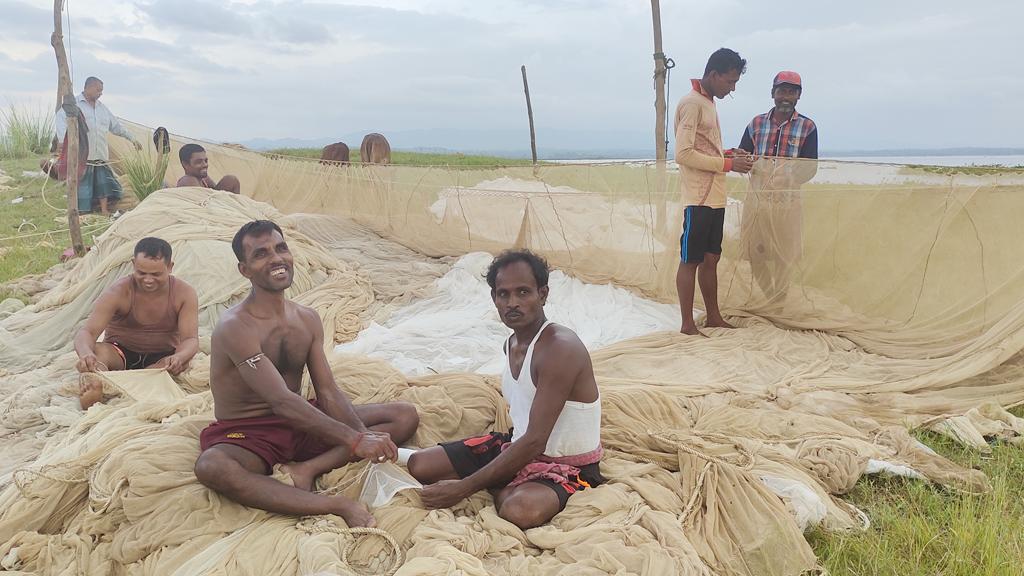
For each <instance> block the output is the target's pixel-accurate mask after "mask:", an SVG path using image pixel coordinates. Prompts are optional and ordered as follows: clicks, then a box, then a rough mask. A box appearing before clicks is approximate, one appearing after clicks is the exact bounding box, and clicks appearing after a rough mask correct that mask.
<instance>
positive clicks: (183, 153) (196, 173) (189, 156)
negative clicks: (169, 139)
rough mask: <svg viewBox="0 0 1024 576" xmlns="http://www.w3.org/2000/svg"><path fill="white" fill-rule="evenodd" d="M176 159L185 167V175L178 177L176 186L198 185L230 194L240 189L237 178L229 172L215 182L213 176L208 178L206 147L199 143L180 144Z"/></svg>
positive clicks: (208, 164)
mask: <svg viewBox="0 0 1024 576" xmlns="http://www.w3.org/2000/svg"><path fill="white" fill-rule="evenodd" d="M178 159H179V160H181V167H182V168H184V169H185V175H184V176H182V177H181V178H178V183H177V184H176V185H175V186H177V187H181V186H199V187H202V188H212V189H214V190H223V191H225V192H231V193H232V194H238V193H239V192H240V191H241V189H242V185H241V183H240V182H239V181H238V178H237V177H235V176H232V175H231V174H228V175H226V176H224V177H223V178H221V179H220V181H218V182H216V183H215V182H214V181H213V178H210V176H209V174H208V173H207V170H208V169H209V167H210V161H209V159H207V158H206V149H205V148H203V147H202V146H200V145H199V144H185V145H184V146H182V147H181V150H178Z"/></svg>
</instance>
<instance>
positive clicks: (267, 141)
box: [240, 129, 1024, 160]
mask: <svg viewBox="0 0 1024 576" xmlns="http://www.w3.org/2000/svg"><path fill="white" fill-rule="evenodd" d="M365 134H366V132H350V133H347V134H342V135H340V136H338V137H334V138H327V137H324V138H307V139H300V138H277V139H271V138H254V139H251V140H245V141H242V142H240V144H242V145H243V146H245V147H247V148H251V149H253V150H272V149H275V148H322V147H324V146H326V145H327V144H331V143H332V142H339V141H340V142H344V143H346V144H348V146H349V148H351V149H352V150H353V151H354V152H356V153H357V154H358V150H359V144H360V142H362V139H363V136H364V135H365ZM383 134H384V135H385V136H386V137H387V139H388V141H389V142H390V143H391V147H392V148H394V149H396V150H408V151H413V152H434V153H456V152H461V153H463V154H487V155H490V156H500V157H504V158H529V157H530V134H529V132H528V131H526V130H450V129H442V130H400V131H395V132H383ZM653 140H654V138H653V136H651V135H650V134H649V133H648V132H628V131H597V130H547V129H546V130H542V131H540V132H539V133H538V134H537V141H538V145H537V155H538V156H539V157H540V158H542V159H545V160H576V159H594V160H600V159H623V160H625V159H643V158H654V142H653ZM671 154H672V150H671V148H670V149H669V155H670V156H671ZM1009 155H1024V148H974V147H962V148H939V149H925V148H905V149H892V150H826V151H823V152H822V154H821V156H822V157H826V158H827V157H846V156H871V157H886V156H1009Z"/></svg>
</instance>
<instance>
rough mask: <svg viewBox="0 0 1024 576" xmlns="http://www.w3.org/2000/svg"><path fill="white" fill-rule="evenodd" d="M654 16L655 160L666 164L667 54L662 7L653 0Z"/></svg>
mask: <svg viewBox="0 0 1024 576" xmlns="http://www.w3.org/2000/svg"><path fill="white" fill-rule="evenodd" d="M651 13H652V15H653V16H654V110H655V126H654V139H655V146H656V148H655V156H654V157H655V158H656V159H657V160H658V161H659V162H662V163H664V162H665V155H666V153H667V152H668V150H667V145H666V143H665V53H664V52H663V51H662V48H661V6H660V4H659V0H651Z"/></svg>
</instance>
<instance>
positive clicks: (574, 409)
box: [409, 250, 604, 530]
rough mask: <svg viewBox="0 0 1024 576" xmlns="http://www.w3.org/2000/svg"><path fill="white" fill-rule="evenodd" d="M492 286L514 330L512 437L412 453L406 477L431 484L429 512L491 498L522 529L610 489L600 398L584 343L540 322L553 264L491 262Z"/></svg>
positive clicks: (508, 378)
mask: <svg viewBox="0 0 1024 576" xmlns="http://www.w3.org/2000/svg"><path fill="white" fill-rule="evenodd" d="M487 283H488V284H489V285H490V287H491V298H492V299H493V300H494V305H495V307H497V309H498V315H499V316H500V317H501V321H502V322H504V323H505V325H506V326H508V327H509V328H511V329H512V331H513V333H512V336H511V337H509V339H508V340H507V341H506V342H505V347H504V348H505V355H506V362H505V369H504V373H503V374H502V379H501V391H502V395H503V396H504V397H505V400H507V401H508V404H509V413H510V415H511V417H512V424H513V429H512V430H511V431H508V432H491V433H490V434H485V435H482V436H477V437H474V438H467V439H465V440H459V441H456V442H448V443H445V444H441V445H439V446H435V447H433V448H428V449H426V450H421V451H419V452H416V453H415V454H413V455H412V456H411V457H410V459H409V472H410V473H411V474H412V475H413V476H415V477H416V479H417V480H419V481H420V482H422V483H424V484H429V486H426V487H425V488H423V492H422V493H421V499H422V501H423V504H424V505H425V506H427V507H428V508H448V507H451V506H453V505H455V504H457V503H458V502H460V501H461V500H463V499H465V498H467V497H469V496H471V495H472V494H474V493H475V492H477V491H479V490H484V489H488V490H491V492H492V494H494V506H495V508H496V509H497V511H498V515H499V516H501V517H502V518H504V519H505V520H508V521H509V522H512V523H513V524H515V525H516V526H519V528H521V529H523V530H525V529H527V528H533V527H536V526H540V525H541V524H544V523H545V522H547V521H548V520H551V518H553V517H554V516H555V514H558V513H559V512H560V511H561V510H562V509H563V508H565V505H566V502H567V501H568V500H569V496H571V495H572V494H574V493H575V492H578V491H580V490H584V489H586V488H591V487H594V486H597V485H598V484H601V483H602V482H604V478H602V477H601V473H600V469H599V463H600V460H601V454H602V448H601V398H600V393H599V391H598V388H597V382H596V381H595V379H594V369H593V366H592V365H591V362H590V354H589V353H588V352H587V348H586V347H585V346H584V345H583V342H581V341H580V339H579V337H578V336H576V333H575V332H573V331H572V330H570V329H569V328H566V327H565V326H560V325H558V324H552V323H551V322H550V321H549V320H548V319H547V318H546V317H545V316H544V303H545V302H546V301H547V297H548V266H547V262H545V261H544V260H543V259H542V258H540V257H539V256H537V255H535V254H533V253H531V252H530V251H528V250H521V251H506V252H504V253H502V254H501V255H500V256H498V257H497V258H496V259H495V260H494V262H492V263H491V266H490V268H489V269H488V271H487Z"/></svg>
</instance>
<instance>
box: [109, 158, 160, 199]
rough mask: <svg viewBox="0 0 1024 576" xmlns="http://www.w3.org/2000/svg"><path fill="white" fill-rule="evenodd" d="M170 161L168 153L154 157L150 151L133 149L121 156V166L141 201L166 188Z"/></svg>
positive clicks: (130, 185)
mask: <svg viewBox="0 0 1024 576" xmlns="http://www.w3.org/2000/svg"><path fill="white" fill-rule="evenodd" d="M168 162H169V156H168V155H167V154H158V155H157V157H156V158H154V157H153V156H152V155H151V154H150V153H149V152H148V151H134V150H133V151H131V152H129V153H127V154H125V155H124V156H122V157H121V168H122V169H123V170H124V176H125V178H127V179H128V186H129V187H130V188H131V189H132V192H134V193H135V196H136V197H137V198H138V199H139V201H140V202H141V201H143V200H145V199H146V196H149V195H150V194H152V193H153V192H156V191H157V190H160V189H162V188H164V175H165V174H166V173H167V163H168Z"/></svg>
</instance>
